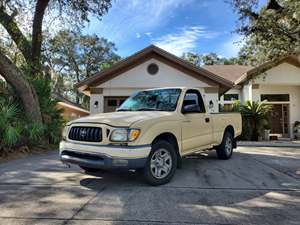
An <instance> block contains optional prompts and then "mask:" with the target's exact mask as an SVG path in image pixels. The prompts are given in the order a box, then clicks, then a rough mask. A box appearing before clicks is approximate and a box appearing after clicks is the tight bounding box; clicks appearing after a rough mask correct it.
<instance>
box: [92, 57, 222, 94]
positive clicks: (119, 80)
mask: <svg viewBox="0 0 300 225" xmlns="http://www.w3.org/2000/svg"><path fill="white" fill-rule="evenodd" d="M151 63H155V64H156V65H157V66H158V68H159V70H158V72H157V74H155V75H151V74H149V73H148V71H147V67H148V65H150V64H151ZM174 86H190V87H212V86H217V84H214V83H212V82H209V81H207V80H205V79H201V77H199V78H195V77H193V76H190V75H188V74H186V73H184V72H182V71H180V70H178V69H177V68H174V67H172V66H170V65H167V64H165V63H163V62H161V61H159V60H157V59H154V58H151V59H148V60H147V61H146V62H143V63H142V64H140V65H138V66H136V67H133V68H131V69H130V70H128V71H125V72H124V73H121V74H120V75H118V76H116V77H114V78H112V79H110V80H108V81H106V82H104V83H102V84H100V85H98V86H97V87H101V88H153V87H174Z"/></svg>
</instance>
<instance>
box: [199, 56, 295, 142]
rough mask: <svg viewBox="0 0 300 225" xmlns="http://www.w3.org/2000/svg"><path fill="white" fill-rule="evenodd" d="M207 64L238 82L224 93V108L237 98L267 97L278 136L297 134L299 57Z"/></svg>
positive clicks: (273, 130)
mask: <svg viewBox="0 0 300 225" xmlns="http://www.w3.org/2000/svg"><path fill="white" fill-rule="evenodd" d="M204 68H205V69H207V70H209V71H211V72H214V73H216V74H218V75H219V76H222V77H223V78H227V79H229V80H231V81H232V82H234V84H235V85H234V88H232V89H230V90H229V91H227V92H226V93H225V94H224V95H223V96H221V98H220V101H219V103H220V106H221V108H223V109H224V110H225V111H226V110H228V109H230V107H231V105H232V103H233V102H234V100H240V101H241V102H242V103H244V102H245V101H247V100H250V101H263V100H266V101H267V102H268V104H271V105H272V106H273V107H272V113H271V117H270V126H271V133H272V134H274V135H278V137H284V138H285V137H290V138H293V137H294V134H293V127H294V123H295V122H296V121H300V57H298V56H288V57H283V58H281V59H277V60H274V61H271V62H266V63H264V64H262V65H260V66H258V67H255V68H251V67H246V66H237V65H233V66H226V65H221V66H217V65H216V66H205V67H204Z"/></svg>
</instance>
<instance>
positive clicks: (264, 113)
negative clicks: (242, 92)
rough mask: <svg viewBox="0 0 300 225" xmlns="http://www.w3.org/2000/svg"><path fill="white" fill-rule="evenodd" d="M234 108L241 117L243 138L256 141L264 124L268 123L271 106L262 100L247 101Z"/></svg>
mask: <svg viewBox="0 0 300 225" xmlns="http://www.w3.org/2000/svg"><path fill="white" fill-rule="evenodd" d="M236 109H239V111H240V112H241V114H242V117H243V132H244V134H242V136H243V137H244V138H245V139H251V140H252V141H257V140H258V136H259V135H260V134H261V132H262V131H263V129H264V128H265V126H267V125H268V123H269V122H268V116H269V113H270V112H271V110H272V106H271V105H269V104H266V102H265V101H263V102H259V101H257V102H251V101H247V102H246V103H245V104H244V105H240V106H237V107H236Z"/></svg>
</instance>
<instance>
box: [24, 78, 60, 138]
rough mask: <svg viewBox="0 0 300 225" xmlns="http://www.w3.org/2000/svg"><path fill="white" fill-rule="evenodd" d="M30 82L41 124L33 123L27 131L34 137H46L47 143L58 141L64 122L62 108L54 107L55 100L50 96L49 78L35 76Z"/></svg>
mask: <svg viewBox="0 0 300 225" xmlns="http://www.w3.org/2000/svg"><path fill="white" fill-rule="evenodd" d="M31 82H32V84H33V86H34V88H35V90H36V92H37V95H38V98H39V102H40V107H41V112H42V115H43V124H39V123H33V124H31V125H30V126H29V128H31V129H34V130H33V131H31V132H30V133H29V135H30V134H31V137H33V138H34V139H35V138H37V137H40V138H41V137H46V138H47V139H48V141H49V143H58V142H59V140H60V135H61V127H62V124H63V123H64V120H63V118H62V115H61V114H62V109H58V108H57V107H56V105H57V101H56V100H54V99H53V98H52V97H51V93H52V90H51V85H50V80H47V79H41V78H35V79H33V80H32V81H31Z"/></svg>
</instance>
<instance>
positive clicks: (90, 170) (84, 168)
mask: <svg viewBox="0 0 300 225" xmlns="http://www.w3.org/2000/svg"><path fill="white" fill-rule="evenodd" d="M79 167H80V168H81V169H83V170H84V172H87V173H95V172H98V171H99V169H95V168H89V167H85V166H79Z"/></svg>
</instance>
